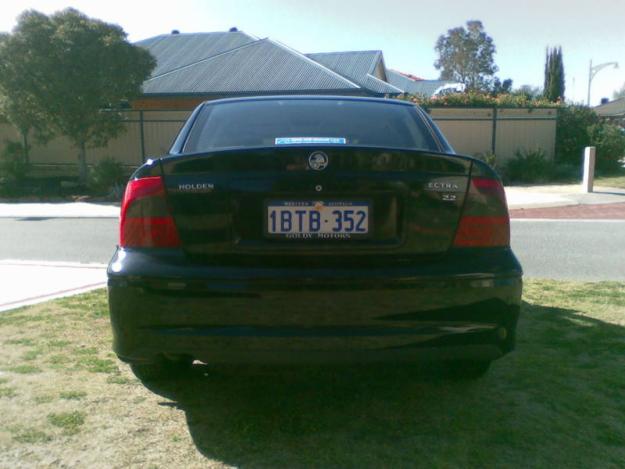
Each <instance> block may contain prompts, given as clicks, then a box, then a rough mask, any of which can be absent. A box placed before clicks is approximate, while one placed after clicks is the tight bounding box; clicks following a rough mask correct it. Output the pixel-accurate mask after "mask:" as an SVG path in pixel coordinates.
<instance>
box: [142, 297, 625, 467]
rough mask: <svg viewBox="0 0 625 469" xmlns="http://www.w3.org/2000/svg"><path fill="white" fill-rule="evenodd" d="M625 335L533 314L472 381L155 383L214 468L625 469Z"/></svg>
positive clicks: (384, 375)
mask: <svg viewBox="0 0 625 469" xmlns="http://www.w3.org/2000/svg"><path fill="white" fill-rule="evenodd" d="M624 356H625V332H624V330H623V328H622V327H620V326H618V325H614V324H610V323H606V322H602V321H599V320H595V319H591V318H589V317H587V316H583V315H581V314H579V312H578V311H574V310H570V309H563V308H551V307H545V306H539V305H534V304H529V303H524V304H523V313H522V316H521V320H520V324H519V329H518V344H517V350H516V351H515V352H513V353H512V354H510V355H508V356H506V357H504V358H502V359H500V360H498V361H497V362H495V363H494V364H493V366H492V368H491V370H490V372H489V373H488V374H487V375H486V376H485V377H483V378H481V379H479V380H476V381H474V382H466V381H465V382H456V381H453V380H451V379H449V377H448V376H446V375H445V374H443V373H440V372H438V371H437V368H436V367H419V368H417V367H416V366H415V367H409V366H390V365H387V366H384V365H376V366H349V367H347V366H341V367H338V366H315V367H313V366H307V367H261V366H254V367H252V366H245V367H243V366H238V367H225V366H219V367H217V366H206V365H195V366H194V368H193V370H192V373H191V374H190V375H189V376H187V377H185V378H183V379H178V380H170V381H162V382H151V383H145V384H146V386H147V387H149V389H151V390H152V391H153V392H155V393H157V394H159V395H161V396H164V397H166V398H167V399H170V400H171V401H163V402H162V403H161V404H162V405H174V406H177V407H179V408H180V409H182V410H183V411H184V412H185V413H186V419H187V424H188V428H189V432H190V435H191V437H192V438H193V441H194V443H195V445H196V447H197V449H198V450H199V451H200V452H201V453H202V454H203V455H204V456H206V457H207V458H210V459H212V460H218V461H221V462H223V463H226V464H230V465H234V466H243V467H246V466H252V467H276V466H278V467H309V466H316V467H363V466H364V467H371V466H384V467H397V466H399V467H406V466H411V467H413V466H424V467H430V466H434V467H439V466H445V467H456V466H462V467H478V466H479V467H483V466H519V465H522V466H526V467H543V466H548V465H552V466H555V467H598V466H610V465H614V466H618V465H620V463H621V462H622V461H623V460H625V446H624V445H623V442H625V431H624V429H625V424H624V423H623V422H624V421H625V418H624V417H625V398H624V397H623V396H625V373H623V371H622V370H623V365H625V360H624V358H623V357H624Z"/></svg>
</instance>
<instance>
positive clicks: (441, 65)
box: [434, 20, 499, 91]
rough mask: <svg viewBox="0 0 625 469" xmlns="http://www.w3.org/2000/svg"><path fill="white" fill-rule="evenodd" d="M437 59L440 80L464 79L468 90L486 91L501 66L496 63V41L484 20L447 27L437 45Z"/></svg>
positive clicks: (436, 64)
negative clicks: (483, 23) (485, 26)
mask: <svg viewBox="0 0 625 469" xmlns="http://www.w3.org/2000/svg"><path fill="white" fill-rule="evenodd" d="M434 49H435V50H436V52H437V53H438V60H437V61H436V62H434V67H436V69H437V70H440V71H441V75H440V78H441V80H454V81H458V82H460V83H464V84H465V85H466V86H467V89H468V90H469V91H474V90H480V91H487V90H488V89H489V86H490V83H491V81H492V78H493V75H494V74H495V73H496V72H497V70H499V69H498V67H497V66H496V65H495V61H494V55H495V44H494V42H493V39H492V38H491V37H490V36H489V35H488V34H486V32H485V31H484V26H483V25H482V22H481V21H477V20H472V21H467V25H466V28H465V27H463V26H459V27H457V28H453V29H450V30H448V31H447V34H444V35H441V36H440V37H439V38H438V40H437V41H436V46H435V47H434Z"/></svg>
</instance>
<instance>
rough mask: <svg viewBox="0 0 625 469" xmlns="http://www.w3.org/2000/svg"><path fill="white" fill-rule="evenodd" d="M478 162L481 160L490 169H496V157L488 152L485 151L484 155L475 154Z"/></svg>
mask: <svg viewBox="0 0 625 469" xmlns="http://www.w3.org/2000/svg"><path fill="white" fill-rule="evenodd" d="M474 156H475V157H476V158H477V159H478V160H482V161H483V162H484V163H486V164H487V165H488V166H490V167H491V168H497V155H495V154H494V153H492V152H490V151H486V152H484V153H476V154H475V155H474Z"/></svg>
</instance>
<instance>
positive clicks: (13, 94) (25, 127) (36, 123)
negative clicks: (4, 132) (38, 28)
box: [0, 34, 52, 167]
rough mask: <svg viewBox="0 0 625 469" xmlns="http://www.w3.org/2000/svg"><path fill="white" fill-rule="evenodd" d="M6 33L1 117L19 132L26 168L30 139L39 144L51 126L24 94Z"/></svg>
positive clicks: (1, 50) (0, 41)
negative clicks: (9, 50)
mask: <svg viewBox="0 0 625 469" xmlns="http://www.w3.org/2000/svg"><path fill="white" fill-rule="evenodd" d="M8 38H9V35H8V34H2V35H0V114H1V115H2V116H3V117H4V118H5V119H6V120H8V121H9V122H10V123H11V124H13V126H14V127H15V128H16V129H17V130H18V131H19V133H20V135H21V137H22V142H21V145H22V150H21V152H20V153H23V159H24V164H25V167H27V166H28V164H29V162H30V161H29V150H30V136H31V134H33V133H34V135H35V138H36V140H37V141H38V142H39V143H45V142H46V141H48V140H49V139H50V138H51V137H52V133H51V131H50V126H49V125H47V121H46V119H45V116H44V115H43V114H42V112H41V110H40V109H39V107H38V106H37V104H36V103H34V102H33V99H32V96H30V95H29V94H28V93H27V92H25V91H24V85H23V82H24V79H23V77H22V76H21V75H20V74H19V73H18V71H17V70H16V69H15V67H14V64H15V61H13V60H12V57H11V56H10V54H9V53H8V50H7V47H6V44H7V39H8Z"/></svg>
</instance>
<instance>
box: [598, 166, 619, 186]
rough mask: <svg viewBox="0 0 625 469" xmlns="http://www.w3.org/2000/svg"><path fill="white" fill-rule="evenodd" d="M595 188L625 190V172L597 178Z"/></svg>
mask: <svg viewBox="0 0 625 469" xmlns="http://www.w3.org/2000/svg"><path fill="white" fill-rule="evenodd" d="M595 186H604V187H617V188H620V189H625V170H621V171H620V172H619V173H616V174H610V175H605V176H597V177H596V178H595Z"/></svg>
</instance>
